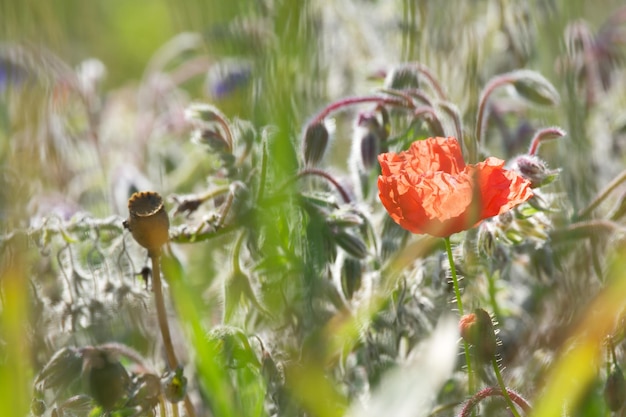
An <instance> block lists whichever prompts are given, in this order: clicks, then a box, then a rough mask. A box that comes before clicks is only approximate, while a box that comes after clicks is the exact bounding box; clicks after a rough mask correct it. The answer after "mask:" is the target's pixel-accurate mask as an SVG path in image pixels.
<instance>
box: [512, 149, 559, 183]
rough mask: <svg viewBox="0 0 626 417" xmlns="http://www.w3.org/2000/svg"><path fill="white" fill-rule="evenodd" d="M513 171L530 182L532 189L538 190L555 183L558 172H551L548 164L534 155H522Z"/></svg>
mask: <svg viewBox="0 0 626 417" xmlns="http://www.w3.org/2000/svg"><path fill="white" fill-rule="evenodd" d="M513 169H514V170H515V171H517V172H519V173H520V174H521V175H522V177H524V178H526V179H527V180H528V181H530V184H531V185H530V186H531V188H538V187H542V186H544V185H547V184H549V183H551V182H552V181H554V180H555V179H556V177H557V176H558V173H559V171H558V170H550V169H548V167H547V166H546V163H545V162H543V161H542V160H541V159H539V158H537V157H536V156H534V155H520V156H518V157H517V158H516V159H515V161H514V162H513Z"/></svg>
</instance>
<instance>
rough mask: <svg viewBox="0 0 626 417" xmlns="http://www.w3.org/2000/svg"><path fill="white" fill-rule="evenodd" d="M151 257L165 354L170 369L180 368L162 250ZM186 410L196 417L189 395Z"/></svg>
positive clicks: (186, 397) (155, 299) (155, 300)
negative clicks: (164, 284)
mask: <svg viewBox="0 0 626 417" xmlns="http://www.w3.org/2000/svg"><path fill="white" fill-rule="evenodd" d="M148 255H149V256H150V259H151V260H152V291H153V292H154V303H155V306H156V311H157V320H158V323H159V329H160V330H161V336H162V337H163V346H164V347H165V354H166V356H167V365H168V367H169V368H170V370H175V369H177V368H178V366H179V363H178V359H176V353H175V352H174V344H173V343H172V335H171V333H170V326H169V324H168V322H167V312H166V309H165V299H164V297H163V288H162V285H161V266H160V259H161V251H156V253H155V252H148ZM185 410H186V411H187V415H188V417H194V416H195V415H196V414H195V410H194V408H193V404H192V403H191V400H190V399H189V396H188V395H185Z"/></svg>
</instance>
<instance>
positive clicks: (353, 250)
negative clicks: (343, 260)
mask: <svg viewBox="0 0 626 417" xmlns="http://www.w3.org/2000/svg"><path fill="white" fill-rule="evenodd" d="M333 239H334V240H335V243H336V244H337V245H338V246H339V247H340V248H341V249H343V250H345V251H346V252H347V253H348V255H350V256H353V257H355V258H357V259H363V258H365V257H366V256H367V246H366V245H365V242H363V239H361V238H360V237H359V236H356V235H354V234H352V233H349V232H346V231H345V230H340V231H338V232H337V233H333Z"/></svg>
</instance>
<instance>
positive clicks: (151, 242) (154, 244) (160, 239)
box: [124, 191, 170, 254]
mask: <svg viewBox="0 0 626 417" xmlns="http://www.w3.org/2000/svg"><path fill="white" fill-rule="evenodd" d="M128 211H129V213H130V216H129V218H128V220H126V221H125V222H124V226H125V227H126V228H127V229H128V230H130V232H131V234H132V235H133V238H134V239H135V241H136V242H137V243H139V244H140V245H141V246H143V247H144V248H146V249H148V252H149V253H150V254H157V253H158V252H159V251H160V250H161V246H163V244H164V243H165V242H167V241H168V239H169V226H170V221H169V218H168V216H167V212H166V211H165V207H164V205H163V198H161V196H160V195H159V194H158V193H155V192H152V191H141V192H137V193H135V194H133V195H132V196H131V197H130V199H129V200H128Z"/></svg>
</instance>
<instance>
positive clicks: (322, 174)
mask: <svg viewBox="0 0 626 417" xmlns="http://www.w3.org/2000/svg"><path fill="white" fill-rule="evenodd" d="M305 175H316V176H318V177H322V178H324V179H325V180H327V181H328V182H330V183H331V184H332V185H333V186H334V187H335V188H336V189H337V191H338V192H339V194H341V198H342V199H343V201H344V202H345V203H349V202H351V201H352V199H351V198H350V195H349V194H348V192H347V191H346V190H344V188H343V187H342V186H341V184H339V183H338V182H337V180H335V179H334V178H333V176H332V175H330V174H329V173H328V172H326V171H322V170H321V169H315V168H307V169H304V170H302V171H300V172H298V175H297V176H296V178H302V177H304V176H305Z"/></svg>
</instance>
